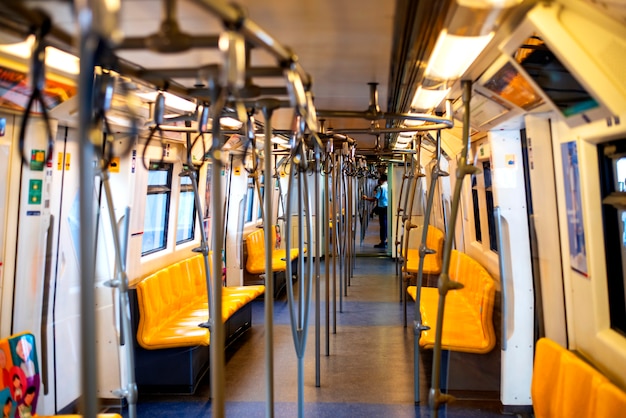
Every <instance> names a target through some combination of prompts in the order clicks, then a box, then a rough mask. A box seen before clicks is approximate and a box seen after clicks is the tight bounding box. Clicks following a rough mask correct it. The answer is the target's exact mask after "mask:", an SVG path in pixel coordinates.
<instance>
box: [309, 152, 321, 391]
mask: <svg viewBox="0 0 626 418" xmlns="http://www.w3.org/2000/svg"><path fill="white" fill-rule="evenodd" d="M314 175H315V386H316V387H320V386H321V378H320V367H321V364H320V328H321V325H322V324H321V317H320V303H321V300H320V296H321V293H320V262H321V260H320V258H321V255H322V252H321V250H320V247H321V245H322V243H321V240H322V234H321V232H322V231H321V229H320V223H321V222H322V219H323V218H324V214H323V211H320V192H321V190H320V187H321V184H320V180H321V179H320V176H321V171H320V148H319V146H318V145H317V144H316V145H315V174H314ZM310 241H311V239H310V238H309V242H310Z"/></svg>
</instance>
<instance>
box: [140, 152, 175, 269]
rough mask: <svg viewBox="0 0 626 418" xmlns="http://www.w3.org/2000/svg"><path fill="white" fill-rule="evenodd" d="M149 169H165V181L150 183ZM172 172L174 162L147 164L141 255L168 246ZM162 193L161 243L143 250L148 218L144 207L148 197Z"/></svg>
mask: <svg viewBox="0 0 626 418" xmlns="http://www.w3.org/2000/svg"><path fill="white" fill-rule="evenodd" d="M151 171H166V172H167V176H166V181H165V183H164V184H163V183H162V184H150V172H151ZM173 173H174V164H172V163H167V162H160V161H159V162H155V161H150V163H149V165H148V184H147V187H146V198H145V202H146V208H145V209H144V228H143V229H144V233H143V238H144V239H142V243H141V256H142V257H145V256H148V255H150V254H154V253H157V252H159V251H164V250H166V249H167V247H168V245H167V244H168V238H169V223H170V212H171V203H172V178H173ZM161 194H164V195H166V198H165V213H164V217H163V219H162V221H163V222H162V227H163V241H162V245H160V246H158V247H152V248H150V249H148V250H144V243H145V237H146V221H147V219H148V216H147V215H148V214H147V211H146V209H147V208H148V206H149V205H148V198H149V196H151V195H161ZM148 226H150V225H148Z"/></svg>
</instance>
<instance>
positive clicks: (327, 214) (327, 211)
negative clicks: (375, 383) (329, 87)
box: [324, 140, 334, 356]
mask: <svg viewBox="0 0 626 418" xmlns="http://www.w3.org/2000/svg"><path fill="white" fill-rule="evenodd" d="M329 143H330V145H329V146H332V141H330V140H329ZM332 158H333V155H332V153H330V152H327V153H326V160H327V161H328V159H331V164H332ZM324 170H325V171H324V185H325V187H324V197H325V199H324V200H325V206H324V231H325V236H324V272H325V273H326V282H325V283H324V285H325V286H324V287H325V293H326V356H329V355H330V265H331V260H330V242H331V239H332V237H331V225H330V224H331V222H332V209H331V204H330V203H331V192H332V190H331V187H330V185H331V182H330V176H331V175H332V173H331V172H330V170H329V171H328V172H327V171H326V168H325V167H324ZM333 247H334V246H333Z"/></svg>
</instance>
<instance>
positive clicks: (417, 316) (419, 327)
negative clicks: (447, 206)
mask: <svg viewBox="0 0 626 418" xmlns="http://www.w3.org/2000/svg"><path fill="white" fill-rule="evenodd" d="M440 157H441V131H437V152H436V154H435V158H434V161H435V166H434V167H433V170H432V175H431V177H430V187H429V191H428V200H427V203H426V213H425V214H424V229H423V230H422V242H421V244H420V249H419V256H420V261H419V268H418V272H417V280H416V285H417V291H416V295H415V312H414V319H413V334H414V336H415V338H414V339H413V376H414V396H415V403H419V402H420V392H419V389H420V378H419V339H420V337H421V335H422V331H425V330H428V329H430V327H427V326H424V325H423V324H422V315H421V311H420V300H421V292H422V277H423V270H424V259H425V257H426V254H435V253H436V251H435V250H433V249H431V248H426V238H427V236H428V225H429V223H430V214H431V212H432V208H433V202H434V196H435V187H436V185H437V180H438V179H439V176H442V175H446V174H447V173H443V172H442V171H440V169H439V159H440Z"/></svg>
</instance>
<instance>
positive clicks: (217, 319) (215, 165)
mask: <svg viewBox="0 0 626 418" xmlns="http://www.w3.org/2000/svg"><path fill="white" fill-rule="evenodd" d="M209 85H210V88H211V91H212V95H213V97H212V100H211V102H212V103H214V106H213V115H212V116H213V126H212V139H213V141H212V144H211V147H210V149H209V155H210V162H211V169H212V170H213V176H212V177H211V211H212V213H213V217H214V219H215V224H214V225H213V226H212V228H211V249H212V250H213V254H212V262H213V266H212V267H213V270H212V271H211V274H210V275H209V274H207V292H208V293H209V301H210V302H212V303H209V323H210V327H211V328H210V329H211V344H210V346H209V347H210V362H211V364H210V368H211V398H212V405H211V408H212V413H213V415H214V416H215V417H223V416H224V414H225V412H224V399H225V393H224V380H225V379H224V357H225V355H224V350H225V348H224V344H225V342H224V341H225V338H224V321H222V281H221V280H217V278H218V277H221V275H222V249H223V245H224V241H223V235H222V234H223V231H224V214H223V211H224V206H223V205H222V204H221V202H222V201H223V195H222V180H221V176H220V175H219V173H220V172H221V171H222V159H221V158H220V157H221V151H220V147H221V142H223V141H222V140H221V139H222V133H221V127H220V117H219V115H220V114H221V112H222V109H223V105H224V101H225V94H224V93H225V92H224V90H223V89H222V88H221V87H220V86H219V85H218V84H217V83H215V80H209ZM207 259H208V257H205V266H206V260H207ZM206 271H207V272H208V271H209V269H208V266H207V269H206ZM211 277H213V283H212V285H213V288H212V291H211V290H209V286H210V285H211V283H210V281H211V280H210V278H211ZM211 298H212V300H211Z"/></svg>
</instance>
